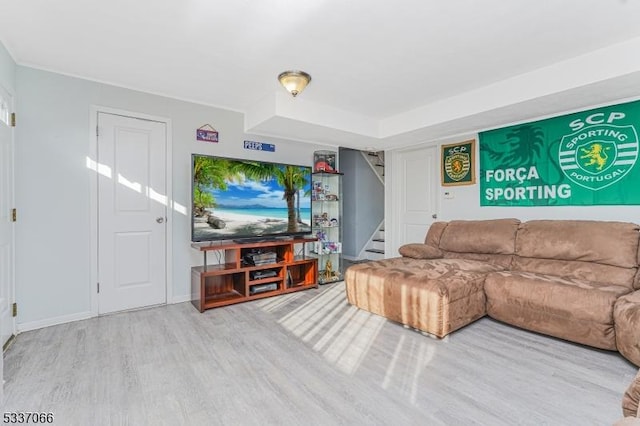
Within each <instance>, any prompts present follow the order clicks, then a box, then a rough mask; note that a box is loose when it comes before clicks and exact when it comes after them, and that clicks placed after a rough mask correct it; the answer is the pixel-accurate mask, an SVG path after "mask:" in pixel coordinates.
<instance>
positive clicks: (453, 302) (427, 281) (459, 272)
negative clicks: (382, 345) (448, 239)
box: [345, 257, 499, 337]
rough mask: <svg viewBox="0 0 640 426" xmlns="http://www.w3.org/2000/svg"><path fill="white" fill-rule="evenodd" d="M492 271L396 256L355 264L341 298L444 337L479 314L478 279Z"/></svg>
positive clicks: (467, 263) (462, 262) (468, 263)
mask: <svg viewBox="0 0 640 426" xmlns="http://www.w3.org/2000/svg"><path fill="white" fill-rule="evenodd" d="M496 269H499V268H498V267H496V266H493V265H490V264H488V263H485V262H480V261H474V260H467V259H430V260H424V259H412V258H407V257H398V258H393V259H384V260H378V261H374V262H367V263H362V264H357V265H354V266H351V267H350V268H349V269H347V271H346V273H345V284H346V290H347V300H348V301H349V303H351V304H352V305H354V306H357V307H358V308H360V309H364V310H366V311H369V312H372V313H374V314H377V315H381V316H383V317H385V318H388V319H390V320H391V321H396V322H399V323H401V324H405V325H407V326H409V327H413V328H416V329H418V330H422V331H425V332H427V333H430V334H433V335H435V336H437V337H444V336H446V335H447V334H449V333H451V332H452V331H455V330H457V329H459V328H461V327H463V326H465V325H467V324H469V323H471V322H473V321H475V320H477V319H478V318H481V317H482V316H484V315H485V296H484V290H483V284H484V279H485V276H486V274H487V272H491V271H494V270H496Z"/></svg>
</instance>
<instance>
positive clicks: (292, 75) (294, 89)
mask: <svg viewBox="0 0 640 426" xmlns="http://www.w3.org/2000/svg"><path fill="white" fill-rule="evenodd" d="M278 81H279V82H280V84H282V86H284V88H285V89H287V90H288V91H289V93H291V94H292V95H293V97H294V98H295V97H296V96H298V94H299V93H300V92H302V91H303V90H304V88H305V87H307V84H309V83H310V82H311V76H310V75H309V74H307V73H306V72H304V71H285V72H283V73H280V75H279V76H278Z"/></svg>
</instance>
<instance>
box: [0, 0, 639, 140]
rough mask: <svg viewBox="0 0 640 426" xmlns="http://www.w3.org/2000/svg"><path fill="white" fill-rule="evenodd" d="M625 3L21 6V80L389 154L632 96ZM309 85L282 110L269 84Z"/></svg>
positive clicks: (116, 2)
mask: <svg viewBox="0 0 640 426" xmlns="http://www.w3.org/2000/svg"><path fill="white" fill-rule="evenodd" d="M639 21H640V1H638V0H555V1H554V0H546V1H531V0H483V1H478V0H449V1H442V0H397V1H394V2H392V1H388V0H351V1H345V0H342V1H338V0H304V1H300V0H298V1H294V0H254V1H248V0H235V1H219V0H218V1H213V0H180V1H178V0H173V1H170V0H165V1H157V0H136V1H131V0H109V1H97V0H60V1H55V2H54V1H51V0H23V1H13V2H3V5H2V8H1V13H0V41H2V42H3V43H4V45H5V46H6V48H7V49H8V50H9V52H10V53H11V54H12V56H13V57H14V59H15V60H16V62H18V63H19V64H21V65H26V66H32V67H36V68H41V69H46V70H51V71H55V72H60V73H63V74H69V75H74V76H78V77H82V78H87V79H91V80H96V81H101V82H106V83H111V84H115V85H118V86H123V87H129V88H132V89H136V90H141V91H145V92H151V93H157V94H162V95H166V96H170V97H174V98H178V99H185V100H190V101H195V102H199V103H203V104H208V105H213V106H218V107H222V108H227V109H231V110H236V111H240V112H243V113H245V130H246V131H247V132H248V133H254V134H258V135H265V136H273V137H284V138H293V139H299V140H308V141H313V142H323V143H329V144H335V145H342V146H350V147H354V148H363V149H364V148H392V147H396V146H403V145H408V144H413V143H418V142H424V141H427V140H434V139H442V138H451V137H455V136H456V135H464V134H468V133H470V132H473V131H476V130H479V129H486V128H490V127H495V126H500V125H504V124H509V123H513V122H515V121H522V120H528V119H531V118H537V117H540V116H541V115H548V114H554V113H558V112H564V111H567V110H573V109H580V108H584V107H588V106H592V105H596V104H601V103H607V102H612V101H616V100H620V99H624V98H633V97H639V96H640V89H639V88H640V54H639V53H640V25H639V24H638V22H639ZM287 69H302V70H304V71H306V72H308V73H310V74H311V75H312V77H313V81H312V82H311V84H310V85H309V86H308V87H307V89H306V90H305V91H304V92H303V93H302V94H300V95H299V96H298V98H296V99H292V98H291V96H289V95H288V94H287V93H286V92H285V91H284V89H283V88H282V87H280V86H279V84H278V82H277V80H276V76H277V75H278V74H279V73H280V72H281V71H284V70H287Z"/></svg>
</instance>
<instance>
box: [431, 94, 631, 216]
mask: <svg viewBox="0 0 640 426" xmlns="http://www.w3.org/2000/svg"><path fill="white" fill-rule="evenodd" d="M621 102H622V101H621ZM572 112H573V111H572ZM558 115H563V114H558ZM536 119H537V118H535V117H534V118H532V119H531V120H530V121H534V120H536ZM471 138H475V139H476V159H478V158H480V156H479V143H478V136H477V135H470V136H467V137H462V138H460V139H459V142H462V141H465V140H468V139H471ZM447 143H450V142H447ZM479 176H480V164H479V161H476V177H477V179H476V184H475V185H470V186H457V187H456V186H453V187H440V213H439V215H438V218H439V219H440V220H452V219H494V218H505V217H514V218H517V219H520V220H523V221H524V220H532V219H585V220H616V221H625V222H634V223H640V206H551V207H480V181H479ZM638 184H640V182H638ZM630 190H636V191H640V189H639V188H638V187H635V188H630ZM445 192H449V193H450V194H451V195H452V196H453V197H454V198H453V199H447V198H445V196H444V193H445Z"/></svg>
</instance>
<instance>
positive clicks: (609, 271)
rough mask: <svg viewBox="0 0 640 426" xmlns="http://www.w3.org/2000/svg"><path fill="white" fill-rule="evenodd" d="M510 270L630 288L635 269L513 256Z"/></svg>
mask: <svg viewBox="0 0 640 426" xmlns="http://www.w3.org/2000/svg"><path fill="white" fill-rule="evenodd" d="M511 269H513V270H515V271H525V272H534V273H537V274H546V275H557V276H560V277H572V278H576V279H579V280H584V281H595V282H607V283H611V284H616V285H622V286H625V287H629V288H631V285H632V283H633V278H634V274H635V269H633V268H621V267H619V266H611V265H603V264H601V263H594V262H580V261H570V260H555V259H538V258H531V257H520V256H514V259H513V263H512V264H511Z"/></svg>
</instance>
